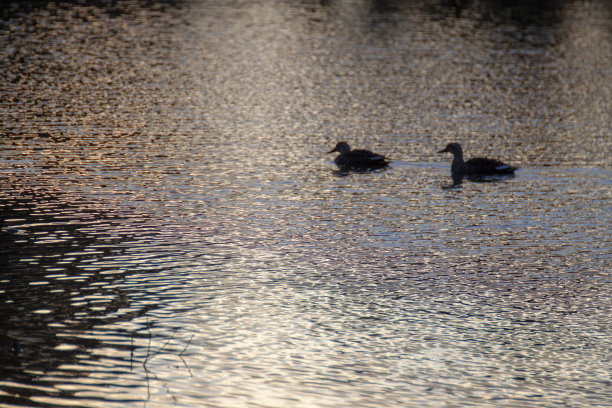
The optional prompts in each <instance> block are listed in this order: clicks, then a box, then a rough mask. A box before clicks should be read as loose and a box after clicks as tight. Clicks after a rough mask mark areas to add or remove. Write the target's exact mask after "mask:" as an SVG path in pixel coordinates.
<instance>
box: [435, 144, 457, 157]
mask: <svg viewBox="0 0 612 408" xmlns="http://www.w3.org/2000/svg"><path fill="white" fill-rule="evenodd" d="M447 152H448V153H452V154H453V155H455V156H456V155H463V149H461V145H460V144H459V143H449V144H447V145H446V147H445V148H444V149H442V150H439V151H438V153H447Z"/></svg>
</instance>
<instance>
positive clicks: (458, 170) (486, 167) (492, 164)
mask: <svg viewBox="0 0 612 408" xmlns="http://www.w3.org/2000/svg"><path fill="white" fill-rule="evenodd" d="M438 153H452V154H453V156H454V157H453V163H452V164H451V175H452V177H453V180H454V181H455V184H459V183H460V182H461V179H462V178H463V177H464V176H467V177H469V178H471V179H477V180H482V179H483V178H486V177H487V176H511V175H514V170H516V169H518V167H515V166H511V165H510V164H506V163H504V162H502V161H499V160H496V159H488V158H484V157H474V158H472V159H469V160H467V161H463V149H462V148H461V145H460V144H459V143H454V142H453V143H449V144H448V145H446V147H445V148H444V149H442V150H440V151H438Z"/></svg>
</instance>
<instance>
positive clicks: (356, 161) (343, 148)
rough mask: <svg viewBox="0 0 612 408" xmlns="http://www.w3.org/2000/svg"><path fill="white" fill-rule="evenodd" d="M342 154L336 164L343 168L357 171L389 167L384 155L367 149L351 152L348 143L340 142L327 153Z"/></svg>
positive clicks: (336, 159) (337, 158) (335, 161)
mask: <svg viewBox="0 0 612 408" xmlns="http://www.w3.org/2000/svg"><path fill="white" fill-rule="evenodd" d="M333 152H338V153H340V154H339V155H338V156H337V157H336V158H335V159H334V163H336V165H337V166H338V167H342V168H355V169H379V168H383V167H386V166H388V165H389V160H388V159H387V158H386V157H385V156H383V155H382V154H378V153H374V152H371V151H370V150H366V149H355V150H351V146H350V145H349V144H348V143H347V142H338V144H336V147H334V148H333V149H331V150H330V151H329V152H327V153H333Z"/></svg>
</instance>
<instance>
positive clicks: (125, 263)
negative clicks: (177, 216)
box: [0, 177, 189, 406]
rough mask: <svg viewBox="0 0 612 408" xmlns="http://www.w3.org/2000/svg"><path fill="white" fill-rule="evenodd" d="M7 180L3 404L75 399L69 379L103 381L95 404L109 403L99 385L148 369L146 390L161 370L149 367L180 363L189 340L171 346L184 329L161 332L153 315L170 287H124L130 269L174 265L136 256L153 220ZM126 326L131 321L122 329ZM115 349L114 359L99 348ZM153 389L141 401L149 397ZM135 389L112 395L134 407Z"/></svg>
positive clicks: (1, 237)
mask: <svg viewBox="0 0 612 408" xmlns="http://www.w3.org/2000/svg"><path fill="white" fill-rule="evenodd" d="M1 181H2V185H3V188H2V191H0V196H1V197H2V199H1V202H0V217H1V220H2V222H3V225H2V229H1V230H0V259H2V273H1V275H0V283H1V284H0V289H1V291H0V293H1V299H2V308H0V321H1V322H2V326H1V329H0V361H2V364H0V378H2V382H3V383H2V390H3V394H2V395H0V402H1V403H5V404H10V405H18V406H20V405H24V406H29V405H30V404H31V403H32V401H37V403H38V404H40V405H38V406H63V403H62V402H61V401H62V400H64V401H69V400H71V399H74V398H75V397H76V395H75V393H76V391H71V388H72V387H70V386H67V384H70V383H71V382H73V381H75V382H77V383H79V382H80V379H82V378H84V377H88V376H93V377H100V379H99V380H98V381H97V382H96V384H95V387H92V388H91V390H90V395H89V396H88V398H87V399H88V400H90V401H91V402H90V404H95V403H94V402H93V401H96V400H97V401H100V402H102V401H106V403H110V400H109V396H108V395H105V394H104V392H102V391H99V392H97V391H95V390H102V389H104V388H105V387H108V386H111V385H116V383H115V380H113V373H117V374H119V373H120V374H121V375H124V376H125V374H126V373H129V372H132V373H133V375H134V376H136V377H138V376H139V375H141V374H139V373H140V372H144V375H143V379H145V380H146V383H147V388H148V383H149V380H150V378H154V377H155V372H153V371H151V370H150V369H149V368H148V367H147V364H148V363H150V362H151V360H153V359H154V358H155V357H156V356H158V355H160V354H166V353H173V354H174V355H175V356H178V357H179V358H181V359H182V354H183V353H184V352H185V351H186V348H187V346H188V345H189V342H188V343H187V345H185V347H184V348H183V349H182V351H181V350H180V347H182V346H183V345H184V344H185V343H179V344H178V345H177V346H176V347H174V346H175V345H174V344H172V342H176V339H175V338H174V337H175V335H176V334H177V331H179V330H180V328H178V327H177V328H174V329H172V330H167V329H166V330H163V331H162V332H161V333H160V332H159V331H156V329H155V322H153V321H149V318H147V317H146V315H147V313H148V312H150V311H151V310H154V309H156V308H158V307H159V306H160V305H162V304H164V303H165V300H164V296H163V293H161V292H158V291H157V290H150V291H149V290H147V285H146V284H141V285H140V286H139V289H138V290H139V293H134V290H133V288H132V287H130V285H129V284H127V283H126V282H128V281H129V279H130V277H131V276H133V275H138V274H142V273H143V272H145V271H146V274H150V276H154V275H155V274H157V273H158V272H160V271H161V270H162V269H166V270H167V269H168V267H167V266H162V265H163V264H164V262H163V259H161V257H160V256H158V258H159V259H155V258H153V259H151V257H149V256H145V257H142V256H141V255H139V254H137V253H135V252H137V251H135V249H136V248H138V247H139V246H142V245H143V244H144V245H146V246H150V245H152V242H154V241H155V239H156V238H155V236H156V235H157V233H156V232H155V231H154V230H151V229H150V220H149V219H147V218H146V217H145V216H143V215H138V216H130V215H128V214H125V213H119V212H118V211H117V209H113V208H110V207H108V205H104V204H101V203H99V202H95V201H90V200H86V199H83V198H82V197H75V196H74V195H72V194H71V195H68V194H67V193H66V192H62V191H54V190H53V189H52V188H51V189H47V188H44V187H42V186H37V187H31V186H30V187H29V186H20V185H18V184H17V183H14V182H11V181H10V180H8V179H6V178H4V177H3V178H2V180H1ZM14 225H15V226H16V227H14ZM152 281H153V282H155V278H152ZM157 284H159V283H157ZM153 285H155V283H153ZM167 287H170V286H167ZM126 322H131V324H130V325H129V326H130V327H121V325H122V323H126ZM153 333H155V334H153ZM180 334H183V333H180ZM185 335H186V334H185ZM152 340H154V341H153V342H152ZM160 344H161V346H160ZM169 344H170V345H172V346H173V347H168V345H169ZM108 348H111V349H112V350H113V352H112V353H111V354H110V355H104V354H103V353H99V352H98V353H96V352H95V351H96V350H104V349H108ZM171 348H172V349H173V351H172V350H170V349H171ZM83 361H86V363H83ZM183 361H184V360H183ZM185 369H186V370H189V368H188V367H187V366H186V365H185ZM103 378H106V380H104V379H103ZM21 384H29V385H30V387H31V390H24V389H23V387H22V385H21ZM62 384H63V386H62ZM83 385H84V384H81V386H80V387H79V388H80V389H81V391H80V392H82V388H83ZM134 387H135V388H138V387H142V385H138V384H134ZM128 388H129V387H128ZM148 392H149V391H148V389H147V391H146V392H145V393H144V394H142V396H139V397H137V399H136V400H135V401H142V400H143V399H142V398H144V399H145V400H146V399H148V397H145V395H146V394H148ZM128 394H129V393H128ZM128 394H126V395H122V396H121V397H119V398H116V397H115V399H116V400H117V401H118V403H119V404H121V403H129V402H130V400H132V398H133V397H132V396H131V395H128ZM106 403H105V404H106Z"/></svg>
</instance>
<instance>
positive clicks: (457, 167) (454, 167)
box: [451, 151, 465, 173]
mask: <svg viewBox="0 0 612 408" xmlns="http://www.w3.org/2000/svg"><path fill="white" fill-rule="evenodd" d="M451 171H452V172H453V173H462V172H464V171H465V163H464V162H463V152H460V151H459V152H456V153H455V156H454V157H453V163H452V164H451Z"/></svg>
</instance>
